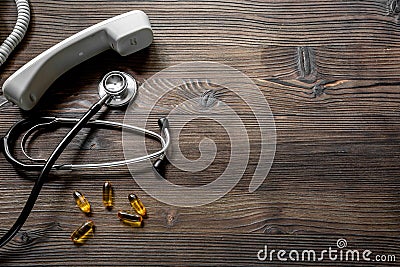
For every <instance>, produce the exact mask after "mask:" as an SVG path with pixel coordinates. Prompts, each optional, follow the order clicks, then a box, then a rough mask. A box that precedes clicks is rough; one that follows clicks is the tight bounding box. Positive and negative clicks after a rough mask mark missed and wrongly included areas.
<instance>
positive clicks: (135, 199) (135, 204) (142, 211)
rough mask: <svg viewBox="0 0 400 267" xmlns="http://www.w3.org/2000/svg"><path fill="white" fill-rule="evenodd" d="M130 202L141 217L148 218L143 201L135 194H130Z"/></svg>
mask: <svg viewBox="0 0 400 267" xmlns="http://www.w3.org/2000/svg"><path fill="white" fill-rule="evenodd" d="M128 200H129V202H130V203H131V206H132V208H133V209H134V210H135V211H136V212H137V213H138V214H140V215H142V216H146V208H145V207H144V205H143V203H142V201H141V200H140V199H139V198H138V197H137V195H135V194H130V195H129V196H128Z"/></svg>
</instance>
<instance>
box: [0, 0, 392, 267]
mask: <svg viewBox="0 0 400 267" xmlns="http://www.w3.org/2000/svg"><path fill="white" fill-rule="evenodd" d="M399 5H400V4H399V2H398V1H394V0H364V1H355V0H349V1H339V0H336V1H322V0H319V1H318V0H314V1H299V0H292V1H288V0H285V1H272V0H271V1H269V0H264V1H241V0H231V1H225V0H219V1H157V0H154V1H77V0H69V1H59V0H57V1H56V0H52V1H51V0H43V1H39V0H33V1H31V7H32V24H31V27H30V29H29V31H28V34H27V36H26V39H24V41H23V42H22V44H21V45H20V46H19V47H18V48H17V49H16V51H15V52H14V53H13V54H12V56H11V57H10V59H9V61H8V62H7V63H6V64H5V65H4V66H2V67H1V68H0V85H2V84H3V83H4V81H5V79H6V78H7V77H8V76H10V75H11V74H12V73H13V72H14V71H16V70H17V69H18V68H20V67H21V66H22V65H23V64H25V63H26V62H28V61H29V60H30V59H32V58H34V57H35V56H36V55H38V54H40V53H41V52H42V51H44V50H45V49H47V48H49V47H51V46H53V45H55V44H56V43H58V42H60V41H62V40H63V39H65V38H67V37H69V36H70V35H72V34H74V33H76V32H78V31H80V30H83V29H85V28H87V27H88V26H90V25H92V24H95V23H97V22H100V21H102V20H104V19H107V18H109V17H112V16H114V15H117V14H121V13H124V12H127V11H130V10H134V9H141V10H143V11H145V12H146V13H147V14H148V15H149V17H150V20H151V23H152V26H153V30H154V34H155V39H154V43H153V44H152V45H151V46H150V47H149V48H148V49H146V50H144V51H141V52H139V53H137V54H133V55H131V56H128V57H125V58H123V57H120V56H118V55H117V54H116V53H115V52H113V51H108V52H105V53H102V54H100V55H99V56H97V57H95V58H93V59H91V60H89V61H87V62H86V63H84V64H81V65H79V66H77V67H75V68H74V69H72V70H71V71H69V72H67V73H66V74H65V75H63V76H62V77H61V78H59V79H58V80H57V81H56V82H55V83H54V84H53V86H52V87H51V89H50V91H48V93H47V94H46V96H45V97H44V100H43V101H42V102H41V103H40V105H39V107H38V108H37V109H35V110H34V111H32V112H21V111H20V110H19V109H18V108H17V107H16V106H6V107H5V108H3V109H1V111H0V112H1V114H0V118H1V124H0V133H1V134H2V135H3V134H5V132H6V131H7V129H8V128H9V127H10V126H11V125H12V124H13V123H15V122H16V121H17V120H19V119H21V118H24V117H29V116H32V115H55V114H60V113H61V114H64V115H65V116H70V117H73V116H79V115H80V114H82V113H83V112H84V110H85V109H86V108H88V107H89V106H90V103H92V102H93V101H94V100H96V99H97V92H96V87H97V83H98V80H99V79H100V78H101V77H102V75H103V74H105V73H106V72H108V71H110V70H114V69H118V70H122V71H126V72H129V73H131V74H132V75H134V76H135V77H136V78H137V79H138V80H139V82H143V81H145V80H146V79H148V78H150V77H151V76H152V75H153V74H155V73H157V72H159V71H161V70H163V69H164V68H166V67H169V66H173V65H175V64H178V63H182V62H189V61H198V60H201V61H214V62H220V63H223V64H226V65H229V66H232V67H234V68H236V69H238V70H240V71H242V72H243V73H245V74H246V75H247V76H249V77H250V78H251V79H252V80H253V81H254V82H255V83H256V84H257V85H258V86H259V87H260V89H261V90H262V93H263V94H264V95H265V98H266V99H267V100H268V102H269V105H270V108H271V110H272V112H273V115H274V119H275V123H276V134H277V145H276V155H275V159H274V162H273V165H272V168H271V171H270V173H269V174H268V177H267V178H266V180H265V181H264V183H263V184H262V186H261V187H260V188H259V189H258V190H257V191H255V192H253V193H249V192H248V185H249V182H250V179H251V176H252V171H254V168H252V166H254V165H255V164H257V161H258V158H257V153H259V145H260V140H259V138H257V134H256V135H255V137H254V138H253V139H251V147H252V149H253V150H254V151H253V150H252V153H253V154H252V156H251V158H250V164H249V168H248V169H247V170H246V172H245V175H244V177H243V178H242V179H241V180H240V182H239V183H238V185H237V186H236V187H235V188H234V189H233V190H232V191H230V192H229V193H228V194H227V195H226V196H224V197H223V198H221V199H219V200H217V201H215V202H213V203H211V204H208V205H205V206H201V207H196V208H181V207H174V206H170V205H167V204H164V203H162V202H159V201H157V200H155V199H154V198H152V197H151V196H149V195H147V194H146V193H145V192H143V191H142V190H141V189H140V188H139V186H138V185H137V184H136V183H135V182H134V181H133V180H132V179H131V174H130V172H129V170H128V169H127V168H126V167H123V168H111V169H104V170H101V171H99V170H93V171H74V172H61V171H60V172H54V173H53V174H52V176H51V178H50V180H49V182H47V183H46V184H45V186H44V188H43V190H42V192H41V194H40V197H39V199H38V202H37V203H36V205H35V207H34V210H33V212H32V214H31V215H30V217H29V219H28V221H27V222H26V224H25V225H24V227H23V228H22V230H21V231H20V232H19V234H18V235H17V236H16V237H15V238H14V239H13V240H12V241H11V242H10V243H9V244H8V245H7V246H6V247H4V248H1V249H0V265H1V266H49V265H52V266H111V265H120V266H128V265H137V266H142V265H179V266H185V265H216V266H220V265H228V266H249V265H258V264H260V265H266V264H272V265H283V266H286V265H288V262H283V261H280V260H278V258H277V256H276V254H274V261H273V262H271V261H269V260H268V259H267V260H266V261H264V262H263V261H259V260H258V259H257V253H258V252H259V250H261V249H264V247H265V245H267V246H268V249H269V250H272V249H275V250H277V251H278V250H280V249H282V250H286V251H290V250H298V251H300V253H301V252H302V251H304V250H315V251H317V252H321V251H322V250H324V249H328V248H329V247H332V249H335V248H336V249H337V248H338V247H337V244H336V242H337V240H338V239H340V238H343V239H346V240H347V248H346V249H352V250H353V249H357V250H359V251H365V250H371V251H372V254H371V259H372V260H375V259H376V260H378V259H377V258H375V256H376V255H381V256H387V257H386V258H387V260H390V259H391V257H390V255H395V256H396V257H397V258H396V260H397V262H399V261H400V253H399V250H400V238H399V237H400V192H399V189H400V179H399V175H400V166H399V159H400V143H399V142H400V135H399V132H400V120H399V119H400V93H399V92H400V89H399V85H400V79H399V75H400V64H399V62H400V30H399V26H400V24H399V23H400V6H399ZM0 18H1V19H0V21H1V22H0V40H4V39H5V37H6V36H7V35H8V33H9V32H10V31H11V30H12V28H13V25H14V22H15V19H16V9H15V4H14V1H12V0H4V1H2V2H1V5H0ZM245 115H246V114H244V115H243V117H244V121H246V120H251V119H252V118H251V117H246V116H245ZM104 117H105V118H108V119H112V120H115V121H122V120H123V117H124V111H123V110H112V111H110V112H107V113H106V115H104ZM156 117H157V114H155V118H156ZM247 122H248V124H247V126H248V127H249V130H250V131H251V130H252V128H251V127H256V125H254V124H252V123H251V121H247ZM252 125H253V126H252ZM197 126H199V125H196V122H193V125H192V126H190V124H189V125H188V129H187V130H186V132H185V133H186V134H185V138H183V139H182V144H181V147H182V150H183V153H184V154H185V155H187V156H188V157H189V158H190V157H192V159H195V158H197V157H199V155H200V154H199V149H198V145H197V144H198V143H199V140H201V138H203V137H205V136H207V137H210V136H211V137H210V138H212V137H213V136H214V137H218V136H219V135H223V134H224V131H223V129H221V128H220V127H218V125H214V126H210V127H206V130H199V128H198V127H197ZM154 129H155V130H156V129H157V128H154ZM107 133H108V132H105V133H101V132H98V131H96V132H95V133H94V134H92V133H88V132H87V131H86V132H83V133H82V134H80V135H79V136H78V137H77V138H76V139H75V140H74V142H73V143H72V144H71V146H69V148H68V150H67V151H66V152H65V154H64V155H63V159H65V160H68V159H70V160H71V159H72V160H75V161H76V162H77V161H78V162H79V161H81V160H82V161H85V162H87V161H89V160H90V159H93V158H96V160H99V161H104V160H107V159H109V158H114V159H121V158H123V153H122V146H121V136H120V135H119V134H114V135H113V134H111V135H110V134H107ZM60 136H61V135H60V134H57V133H54V134H49V135H46V136H45V138H42V139H41V141H40V140H38V141H37V142H35V144H34V145H33V147H32V148H31V149H32V150H31V151H32V153H33V154H36V155H38V154H40V155H48V153H50V151H51V149H52V147H53V146H54V145H55V144H56V142H57V140H58V139H59V137H60ZM42 137H43V136H42ZM216 140H217V141H216V144H217V146H218V148H219V153H227V151H229V143H227V142H226V141H224V138H216ZM150 145H151V144H150ZM78 150H79V152H77V151H78ZM257 151H258V152H257ZM225 163H226V162H225V161H224V159H222V160H221V158H219V161H218V162H216V163H215V164H214V165H212V168H213V169H212V171H207V170H206V171H202V172H200V173H196V174H191V173H188V172H184V171H180V170H179V169H176V168H174V167H171V166H170V167H168V169H167V174H166V175H167V177H170V178H169V179H170V181H171V182H174V183H176V184H180V185H186V186H197V185H201V184H206V183H208V182H210V181H212V180H213V179H215V178H217V177H218V175H219V174H220V173H221V172H222V171H223V170H224V168H225V167H226V164H225ZM0 173H1V176H0V203H1V205H0V206H1V209H0V233H4V232H5V231H6V230H7V229H8V227H10V226H11V224H12V223H13V222H14V220H15V219H16V217H17V216H18V214H19V212H20V210H21V209H22V207H23V205H24V203H25V200H26V198H27V196H28V194H29V193H30V190H31V187H32V185H33V183H32V180H33V179H35V178H36V176H37V173H34V172H20V171H17V170H15V169H14V168H13V167H12V166H10V164H8V162H7V161H6V160H5V159H4V158H3V157H1V158H0ZM108 179H109V180H110V181H112V183H113V185H114V187H115V190H116V193H115V206H116V207H115V209H114V210H113V211H111V212H110V211H107V210H105V209H104V208H103V206H102V203H101V187H102V184H103V182H104V181H105V180H108ZM74 190H80V191H82V192H84V193H85V194H86V196H87V197H88V198H89V200H90V201H91V202H92V205H93V207H94V213H93V216H92V217H91V219H92V220H94V221H95V223H96V225H97V230H96V233H95V236H94V237H93V238H91V239H90V240H88V242H87V243H85V244H84V245H83V246H75V245H74V244H73V243H72V242H71V240H70V238H69V236H70V234H71V232H72V231H73V230H75V229H76V227H77V226H79V225H80V224H81V223H82V222H84V221H85V220H86V219H87V218H86V217H85V216H84V215H83V214H82V213H80V212H79V211H78V209H77V208H76V207H75V204H74V202H73V199H72V192H73V191H74ZM131 192H136V193H137V194H138V195H139V196H140V197H141V198H142V200H143V202H144V203H145V205H146V206H147V208H148V210H149V218H148V219H147V220H146V224H145V226H144V227H143V228H140V229H132V228H130V227H127V226H125V225H123V224H121V223H120V222H119V221H118V219H117V218H116V211H117V210H118V209H119V208H127V207H128V204H127V200H126V196H127V195H128V194H129V193H131ZM177 197H179V196H177ZM193 197H198V198H201V197H202V196H193ZM288 253H289V252H288ZM286 257H287V254H286ZM392 260H393V259H392ZM291 263H293V262H291ZM294 264H297V265H300V264H304V265H313V266H315V265H326V266H332V265H353V264H354V265H357V264H359V265H363V266H365V265H366V264H369V265H371V266H381V265H396V263H393V262H392V263H391V262H385V263H382V262H379V263H378V262H377V261H375V262H366V261H362V259H361V260H360V262H358V263H357V262H356V261H352V262H345V261H339V260H336V261H332V260H329V258H328V257H325V259H324V261H321V262H312V261H305V262H301V261H300V262H294ZM369 265H368V266H369Z"/></svg>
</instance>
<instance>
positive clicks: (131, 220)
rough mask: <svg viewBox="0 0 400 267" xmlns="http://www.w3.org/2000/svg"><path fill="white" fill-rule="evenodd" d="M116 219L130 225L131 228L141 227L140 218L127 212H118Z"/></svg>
mask: <svg viewBox="0 0 400 267" xmlns="http://www.w3.org/2000/svg"><path fill="white" fill-rule="evenodd" d="M118 218H119V219H120V220H121V221H123V222H124V223H127V224H130V225H131V226H133V227H142V220H143V218H142V216H140V215H137V214H134V213H132V212H129V211H122V210H120V211H118Z"/></svg>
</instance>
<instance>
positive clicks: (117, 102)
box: [98, 71, 137, 107]
mask: <svg viewBox="0 0 400 267" xmlns="http://www.w3.org/2000/svg"><path fill="white" fill-rule="evenodd" d="M98 89H99V96H100V98H102V97H103V96H105V95H106V94H109V95H113V97H112V99H111V100H110V101H108V102H107V103H106V104H107V105H108V106H111V107H121V106H124V105H126V104H128V103H129V101H131V100H132V99H133V98H135V96H136V94H137V83H136V80H135V79H134V78H133V77H132V76H131V75H129V74H128V73H125V72H122V71H111V72H109V73H107V74H106V75H105V76H104V77H103V79H102V80H101V82H100V83H99V88H98Z"/></svg>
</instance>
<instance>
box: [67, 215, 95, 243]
mask: <svg viewBox="0 0 400 267" xmlns="http://www.w3.org/2000/svg"><path fill="white" fill-rule="evenodd" d="M94 228H95V226H94V222H93V221H90V220H89V221H87V222H85V223H84V224H82V225H81V226H80V227H79V228H78V229H76V230H75V231H74V232H73V233H72V234H71V240H72V241H73V242H74V243H75V244H82V243H83V242H85V241H86V239H87V238H88V237H90V236H92V235H93V233H94Z"/></svg>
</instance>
